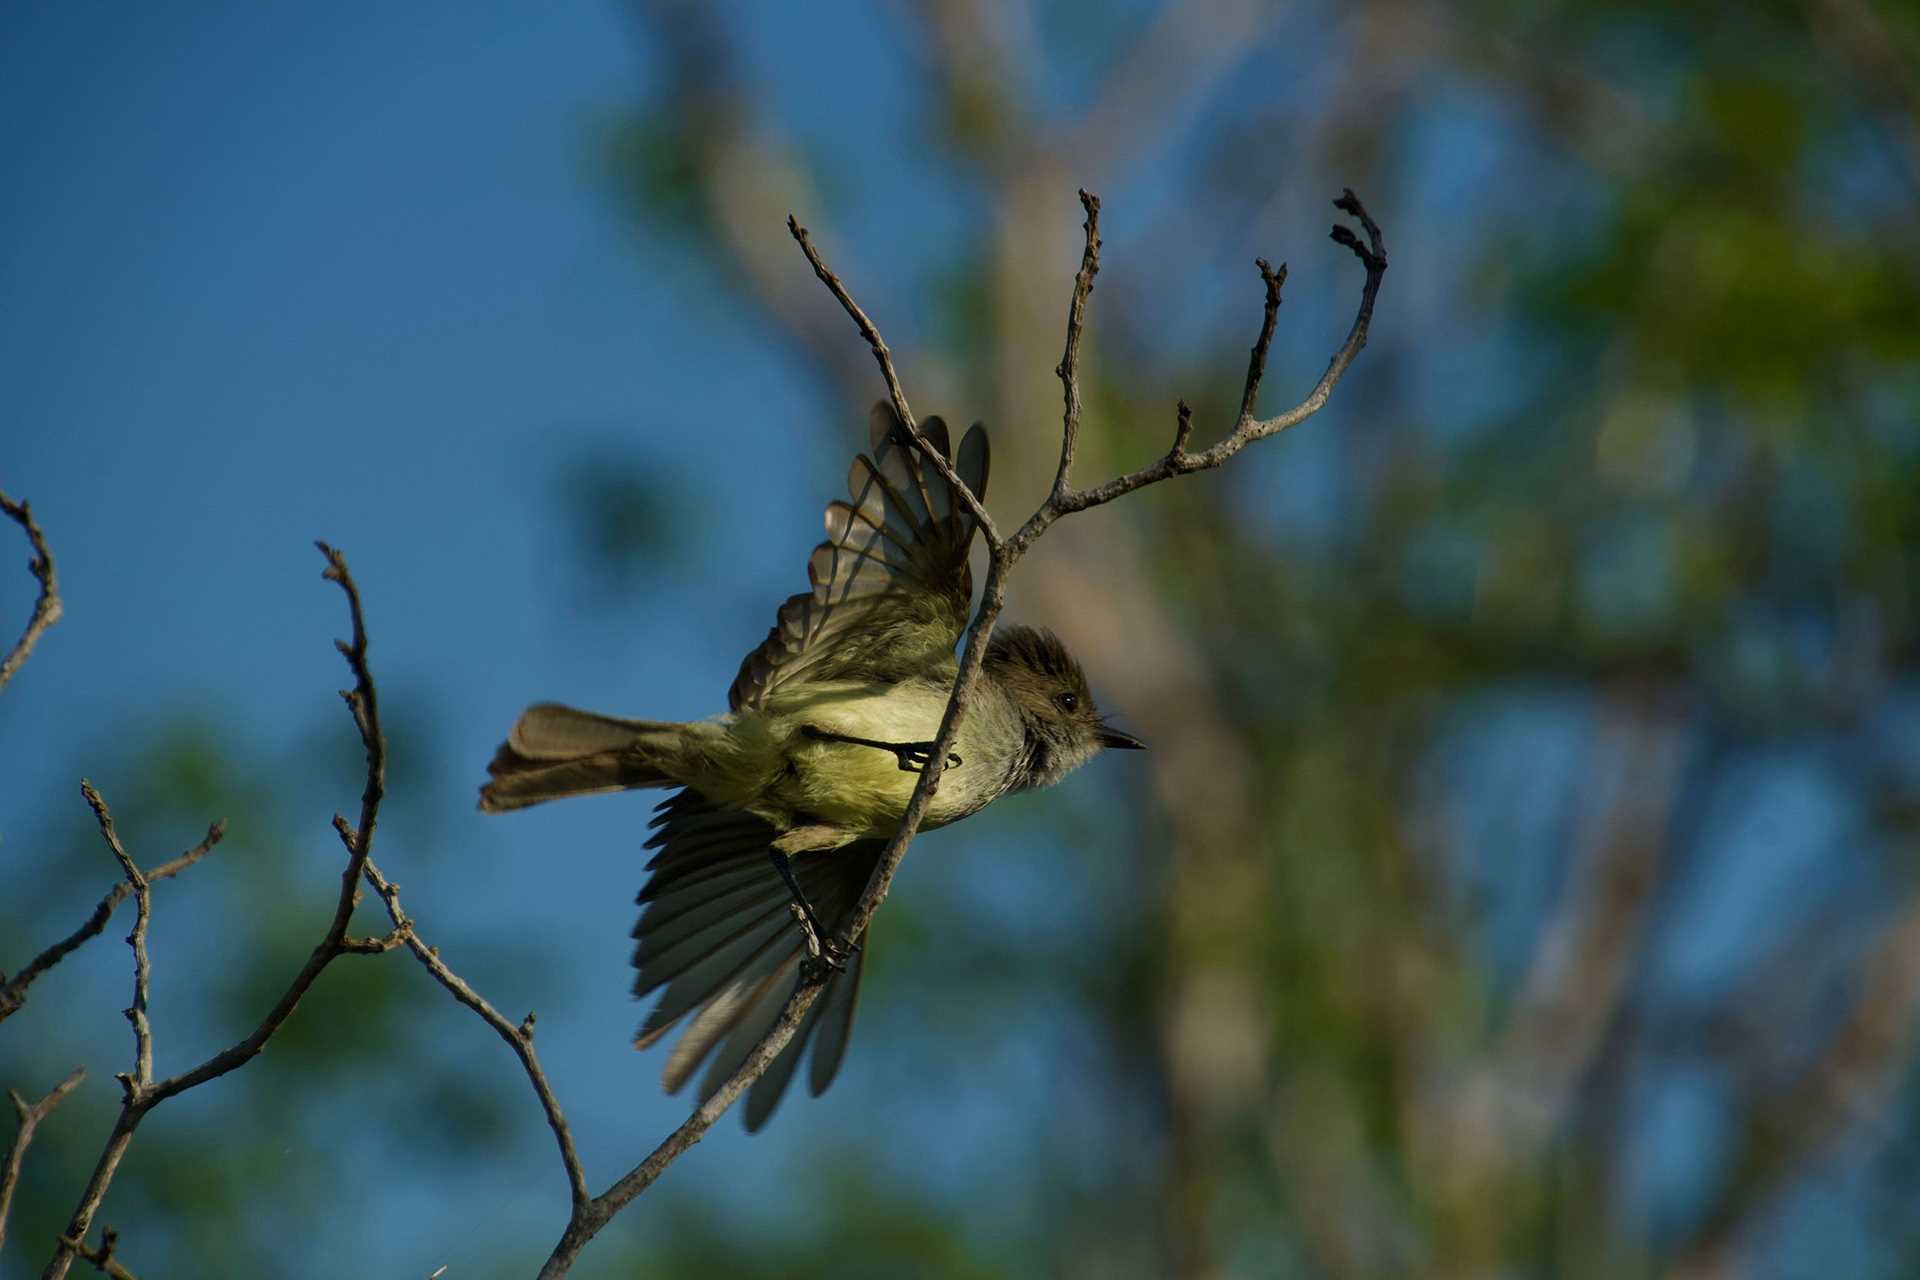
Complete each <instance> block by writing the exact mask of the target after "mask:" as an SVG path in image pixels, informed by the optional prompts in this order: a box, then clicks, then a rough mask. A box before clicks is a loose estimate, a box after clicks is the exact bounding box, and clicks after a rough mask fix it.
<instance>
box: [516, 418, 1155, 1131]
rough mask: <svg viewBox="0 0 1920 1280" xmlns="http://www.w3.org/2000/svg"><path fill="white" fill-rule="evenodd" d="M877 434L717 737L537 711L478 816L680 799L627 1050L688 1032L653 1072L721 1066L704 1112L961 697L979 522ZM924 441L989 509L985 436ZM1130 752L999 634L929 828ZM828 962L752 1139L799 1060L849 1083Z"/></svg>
mask: <svg viewBox="0 0 1920 1280" xmlns="http://www.w3.org/2000/svg"><path fill="white" fill-rule="evenodd" d="M869 428H870V440H871V452H870V454H861V455H860V456H858V457H856V458H855V459H854V460H853V468H852V470H851V471H850V472H849V473H848V475H847V488H848V491H849V495H850V497H851V499H852V501H850V502H832V503H829V504H828V505H827V516H826V525H827V540H826V541H825V542H823V543H821V544H820V545H819V546H817V547H815V548H814V550H813V555H812V556H811V557H809V558H808V560H807V577H808V580H809V581H810V582H811V583H812V590H811V591H806V592H802V593H801V594H799V595H796V596H793V597H791V598H790V599H788V600H787V602H786V603H785V604H783V605H781V606H780V614H779V619H778V621H777V622H776V623H775V624H774V626H773V629H772V630H771V631H769V632H768V633H767V638H766V640H765V641H764V642H763V643H762V644H761V645H760V647H759V648H758V649H755V650H754V651H753V652H752V653H750V654H748V655H747V658H746V661H744V662H743V663H741V664H740V673H739V674H738V675H737V676H736V677H735V678H734V681H733V688H732V689H731V690H730V691H729V692H728V694H727V705H728V707H729V710H728V712H727V713H726V714H725V715H720V716H715V717H714V718H712V719H710V720H701V721H697V722H695V723H692V724H672V723H666V722H662V721H655V720H625V719H619V718H616V717H613V716H603V715H595V714H593V713H592V712H588V711H577V710H574V709H573V708H571V707H564V706H559V705H557V704H554V703H541V704H539V705H537V706H532V707H529V708H527V710H526V712H525V713H524V714H522V715H521V717H520V719H519V721H518V722H517V723H515V725H514V726H513V730H512V732H511V733H510V734H508V736H507V740H506V741H505V742H504V743H502V744H501V746H500V749H499V750H498V751H497V752H496V753H495V754H494V757H493V762H492V763H491V764H490V765H488V766H487V772H488V773H489V774H491V775H492V777H491V780H490V781H489V782H488V783H487V784H486V785H485V786H483V787H481V788H480V808H481V809H482V810H483V811H485V812H488V813H499V812H502V811H504V810H507V809H519V808H523V807H525V806H527V805H532V804H539V803H540V802H542V801H545V800H553V799H557V798H559V797H561V796H577V795H594V794H598V793H602V792H610V791H624V790H628V789H630V788H635V787H679V788H680V790H679V791H677V792H675V793H674V794H673V795H671V796H669V797H668V798H667V799H666V800H665V801H664V802H662V803H661V804H660V805H659V806H658V809H657V810H656V816H655V817H654V819H653V824H652V825H653V826H654V827H656V828H658V830H656V831H655V832H654V834H653V837H652V838H651V839H650V840H648V841H647V846H646V847H647V848H649V849H657V850H659V852H658V853H657V854H656V855H655V856H654V858H653V860H652V861H651V862H649V863H648V864H647V869H648V870H649V871H651V872H652V873H653V874H652V876H651V877H650V878H649V879H648V880H647V883H646V885H645V887H643V888H642V889H641V890H640V897H639V901H640V906H641V912H640V922H639V923H638V924H637V925H635V926H634V930H633V936H634V938H635V939H636V940H637V946H636V947H635V949H634V953H633V964H634V968H635V969H637V970H639V976H638V978H637V979H636V980H635V982H634V988H633V990H634V994H635V996H642V997H643V996H647V995H649V994H651V993H653V992H655V991H660V990H661V989H662V988H665V990H664V991H662V992H661V995H660V1000H659V1003H658V1004H656V1005H655V1006H654V1008H653V1010H652V1012H651V1013H650V1014H649V1015H648V1016H647V1019H646V1021H645V1022H644V1023H643V1024H642V1025H641V1027H640V1031H639V1033H638V1035H637V1036H636V1037H635V1039H634V1045H635V1047H636V1048H641V1049H645V1048H648V1047H650V1046H652V1045H653V1044H655V1043H657V1042H658V1041H659V1040H660V1039H661V1038H662V1037H664V1036H665V1035H666V1034H667V1032H668V1031H670V1030H672V1029H673V1027H674V1026H675V1025H677V1024H678V1023H680V1022H681V1020H682V1019H688V1018H689V1015H691V1018H690V1020H688V1022H687V1026H686V1030H685V1032H684V1033H682V1035H681V1036H680V1039H679V1040H678V1042H677V1043H676V1044H675V1045H674V1048H673V1052H672V1053H671V1054H670V1055H669V1056H668V1058H667V1065H666V1070H665V1073H664V1080H665V1083H666V1087H667V1091H668V1092H669V1093H672V1092H677V1091H678V1090H679V1089H680V1088H681V1086H683V1085H684V1084H685V1083H686V1082H687V1081H688V1080H689V1079H691V1078H692V1077H693V1074H694V1073H695V1072H696V1071H698V1070H699V1069H700V1065H701V1064H702V1063H703V1062H707V1061H708V1059H709V1057H711V1062H710V1063H709V1065H708V1066H707V1070H706V1074H705V1077H704V1079H703V1081H702V1085H701V1096H702V1098H703V1099H704V1098H706V1097H709V1096H711V1095H712V1093H713V1092H714V1091H715V1090H716V1089H718V1088H719V1086H720V1085H721V1084H722V1083H723V1082H724V1081H725V1080H726V1079H727V1077H728V1076H730V1075H731V1074H732V1073H733V1072H734V1070H735V1069H736V1068H737V1067H738V1066H739V1065H740V1063H741V1062H742V1061H743V1060H745V1058H746V1056H747V1054H748V1053H749V1052H750V1051H751V1050H752V1049H753V1046H754V1045H755V1044H756V1043H758V1042H759V1040H760V1037H761V1036H763V1035H764V1034H765V1033H766V1031H767V1029H768V1028H769V1027H770V1026H772V1025H773V1022H774V1019H775V1018H777V1017H778V1016H779V1013H780V1010H781V1008H782V1006H783V1005H784V1004H785V1002H786V998H787V995H788V993H789V992H790V991H791V990H792V988H793V983H794V979H795V977H796V975H797V974H798V972H799V968H800V964H801V962H802V960H803V958H804V956H805V954H806V950H805V946H804V943H805V937H804V934H803V933H802V932H801V930H800V928H799V927H798V926H797V924H796V922H795V921H794V919H793V916H792V912H791V910H790V908H789V905H788V904H789V902H793V903H797V904H798V905H799V908H800V910H801V912H802V913H803V914H804V916H805V919H806V921H807V923H808V924H809V926H810V927H811V928H812V929H813V931H814V933H815V935H816V936H817V937H818V938H819V939H820V940H821V941H822V942H823V943H825V942H827V941H828V940H829V939H831V938H832V937H833V930H834V929H835V928H836V927H837V926H838V925H839V924H840V922H841V921H842V920H844V919H845V917H846V915H847V913H848V912H849V911H851V909H852V908H853V906H854V904H855V902H856V901H857V900H858V898H859V897H860V893H861V891H862V890H863V889H864V888H865V887H866V883H867V879H868V877H869V876H870V875H871V874H872V872H873V868H874V866H875V864H876V863H877V862H878V860H879V856H880V852H881V850H882V849H883V848H884V847H885V845H886V842H887V840H888V839H889V838H891V837H892V835H893V834H894V832H895V830H896V829H897V828H898V827H899V825H900V818H901V815H902V814H903V813H905V811H906V807H907V800H908V798H909V797H910V796H911V795H912V793H913V788H914V785H915V783H916V782H917V781H918V778H917V775H918V773H919V772H920V770H921V769H922V768H923V767H924V766H925V764H926V762H927V759H928V756H929V753H930V752H931V750H932V747H933V739H934V737H935V735H936V734H937V733H938V732H939V728H940V720H941V717H942V716H943V715H944V714H945V711H946V706H947V698H948V695H949V693H950V692H951V690H952V688H953V682H954V679H955V677H956V676H957V675H958V671H959V668H958V663H957V661H956V659H955V656H954V648H955V646H956V644H958V642H959V640H960V636H961V633H962V631H963V630H965V628H966V624H967V618H968V614H969V609H970V606H971V603H972V597H973V577H972V573H971V572H970V570H969V569H968V567H967V552H968V548H969V547H970V546H971V545H972V543H973V534H974V528H975V523H976V522H975V520H974V519H973V516H972V515H971V514H970V513H969V512H968V511H967V509H966V507H965V505H964V504H963V503H962V502H961V501H960V500H959V499H958V498H957V497H956V495H955V493H954V490H953V486H951V485H950V484H948V483H947V481H946V480H945V479H943V478H942V477H941V476H940V474H939V473H938V472H937V471H936V470H935V469H934V468H933V467H932V466H930V465H927V464H926V463H925V462H924V461H923V460H922V459H921V458H920V457H919V456H918V455H917V454H916V453H915V451H914V447H913V445H912V442H911V441H910V440H909V439H908V438H907V436H906V433H905V432H904V430H903V429H902V428H901V427H900V425H899V420H898V419H897V418H896V417H895V416H894V413H893V409H892V407H891V406H890V405H888V404H886V403H884V402H883V403H881V404H879V405H876V406H875V407H874V410H873V412H872V414H871V416H870V422H869ZM921 434H922V435H923V436H924V437H925V438H926V440H927V442H928V444H929V445H930V446H931V447H932V448H935V449H938V450H939V451H940V453H941V455H942V456H943V457H949V458H950V459H951V460H952V462H953V467H954V470H955V472H956V474H958V475H959V477H960V478H961V479H962V480H963V481H964V482H965V483H966V485H967V487H968V488H970V489H971V490H972V491H973V493H974V494H975V496H977V497H981V498H984V497H985V495H986V488H987V433H986V430H985V428H983V427H981V426H980V425H978V424H975V425H974V427H973V428H972V429H971V430H969V431H968V432H967V434H966V437H965V438H964V439H963V440H961V442H960V451H959V454H958V455H957V457H955V456H953V455H952V454H951V452H950V446H949V442H948V436H947V428H946V424H945V423H943V422H942V421H941V420H940V419H939V418H929V419H927V420H926V422H925V423H923V424H922V426H921ZM1140 745H1141V743H1140V742H1139V741H1138V740H1136V739H1135V738H1133V737H1131V736H1129V735H1127V734H1125V733H1122V732H1120V731H1119V730H1117V729H1114V728H1113V727H1111V726H1110V725H1108V724H1107V723H1106V722H1105V721H1103V720H1102V719H1101V718H1100V712H1099V710H1098V709H1097V708H1096V707H1095V706H1094V703H1093V698H1092V697H1091V696H1090V695H1089V693H1088V692H1087V680H1086V676H1085V675H1084V674H1083V673H1082V672H1081V670H1080V664H1079V663H1077V662H1075V661H1074V660H1073V657H1072V656H1071V655H1070V654H1068V653H1067V651H1066V649H1065V647H1064V646H1062V645H1061V643H1060V641H1059V639H1058V638H1057V637H1056V636H1054V635H1053V634H1052V633H1051V632H1047V631H1037V630H1034V629H1032V628H1030V627H1019V626H1013V627H1003V628H1001V629H1000V630H998V631H997V632H996V633H995V634H994V637H993V640H992V643H991V644H990V645H989V647H988V650H987V658H986V663H985V666H984V669H983V671H982V678H981V680H980V682H979V684H978V685H977V686H976V691H975V695H974V697H973V699H972V702H971V704H970V705H969V707H968V709H967V714H966V716H965V718H964V719H963V720H962V721H961V722H960V727H959V733H958V736H957V737H956V738H955V739H954V745H953V750H952V753H951V754H950V755H949V757H948V759H947V768H946V771H945V772H944V773H943V774H942V775H941V777H940V789H939V791H938V792H937V793H936V794H935V796H934V798H933V803H932V806H931V808H929V809H928V811H927V816H926V821H925V823H924V824H923V825H924V826H927V827H938V826H944V825H946V824H947V823H950V822H958V821H959V820H960V819H961V818H964V817H966V816H967V815H968V814H971V813H977V812H979V811H980V810H981V809H983V808H985V807H986V806H987V805H989V804H991V803H992V802H993V801H995V800H997V799H999V798H1000V797H1001V796H1003V795H1006V794H1008V793H1009V792H1013V791H1025V790H1027V789H1029V788H1031V787H1044V786H1049V785H1051V784H1053V783H1055V782H1058V781H1060V779H1062V778H1064V777H1065V776H1066V775H1067V774H1069V773H1071V772H1072V771H1073V770H1075V769H1077V768H1079V767H1080V766H1081V765H1083V764H1085V763H1086V762H1087V761H1088V760H1090V759H1091V758H1092V757H1093V756H1094V755H1095V754H1096V753H1098V752H1099V751H1100V749H1101V748H1103V747H1139V746H1140ZM769 861H771V863H772V865H771V866H769V865H768V864H769ZM776 872H777V873H778V874H776ZM829 958H830V959H831V960H832V961H833V962H834V963H835V965H836V967H837V968H836V971H835V972H834V973H833V974H832V976H831V977H830V978H829V980H828V986H827V990H826V991H824V992H823V993H822V994H821V996H820V998H819V999H818V1000H816V1001H815V1002H814V1005H813V1008H812V1009H811V1010H809V1012H808V1014H807V1020H806V1022H805V1023H803V1024H802V1025H801V1027H800V1029H799V1031H798V1032H797V1033H796V1034H795V1035H794V1037H793V1039H792V1040H791V1041H789V1042H788V1044H787V1047H786V1049H785V1050H784V1051H783V1052H782V1053H781V1055H780V1057H779V1058H777V1059H776V1060H775V1061H774V1063H773V1065H772V1066H771V1067H769V1068H768V1070H767V1072H766V1074H765V1075H763V1076H761V1077H760V1079H759V1081H758V1082H756V1083H755V1084H754V1086H753V1089H752V1091H751V1092H750V1093H749V1094H748V1097H747V1110H746V1122H747V1128H748V1129H749V1130H752V1129H758V1128H759V1127H760V1126H761V1125H762V1124H764V1123H765V1122H766V1119H767V1117H768V1115H770V1114H771V1113H772V1111H773V1108H774V1106H775V1104H776V1103H778V1102H779V1100H780V1095H781V1094H782V1093H783V1092H784V1091H785V1090H786V1087H787V1083H788V1081H790V1080H791V1079H792V1078H793V1074H794V1071H795V1070H796V1069H797V1068H798V1066H799V1063H800V1058H801V1055H802V1054H803V1053H804V1052H805V1051H806V1047H807V1045H808V1044H809V1043H811V1044H812V1045H813V1046H814V1047H813V1059H812V1062H811V1064H810V1070H809V1076H808V1081H809V1084H810V1086H811V1088H812V1092H813V1093H814V1094H815V1096H818V1095H819V1094H820V1093H821V1092H823V1091H824V1090H825V1089H826V1087H827V1086H828V1085H829V1084H831V1083H832V1081H833V1077H834V1075H835V1073H836V1072H838V1071H839V1069H840V1063H841V1060H842V1059H843V1058H844V1057H845V1056H846V1051H847V1037H848V1033H849V1032H850V1031H851V1029H852V1026H853V1009H854V1001H855V997H856V996H857V994H858V992H859V989H860V969H861V959H862V953H861V952H859V951H858V950H856V951H855V952H854V954H853V955H852V956H851V957H845V956H839V955H833V956H830V957H829ZM716 1046H718V1047H719V1052H718V1053H715V1052H714V1050H715V1048H716Z"/></svg>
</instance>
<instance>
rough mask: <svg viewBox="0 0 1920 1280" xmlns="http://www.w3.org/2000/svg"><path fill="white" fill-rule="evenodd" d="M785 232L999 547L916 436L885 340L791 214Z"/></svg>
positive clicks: (903, 418)
mask: <svg viewBox="0 0 1920 1280" xmlns="http://www.w3.org/2000/svg"><path fill="white" fill-rule="evenodd" d="M1083 194H1084V193H1083ZM1094 204H1095V206H1096V207H1097V206H1098V204H1099V201H1097V200H1096V201H1094ZM787 230H788V231H789V232H791V233H792V234H793V238H794V239H795V240H797V241H798V242H799V244H800V251H801V252H802V253H804V254H806V255H807V261H808V262H809V263H810V264H812V266H813V274H815V275H816V276H819V277H820V282H821V283H822V284H824V285H826V286H827V288H828V290H829V291H831V292H832V294H833V296H834V297H835V298H837V299H839V301H840V305H841V306H842V307H845V308H846V311H847V314H848V315H850V316H852V317H853V323H854V325H855V327H857V328H858V329H859V330H860V336H861V337H863V338H865V339H866V340H867V345H868V346H869V347H871V348H873V358H874V359H875V360H876V361H878V362H879V365H880V376H881V377H882V378H883V379H884V380H885V381H886V384H887V398H888V399H889V400H891V401H892V402H893V412H894V414H895V416H897V417H898V418H899V419H900V425H901V426H902V427H904V428H905V429H906V433H907V436H908V438H909V439H911V440H912V441H913V443H914V447H915V448H917V449H919V450H920V452H921V454H922V455H923V456H924V457H925V458H926V459H927V461H928V462H930V463H932V464H933V469H934V470H935V471H938V472H939V473H940V476H941V478H942V479H944V480H945V481H946V482H947V483H948V484H950V485H952V486H953V489H954V492H955V493H958V494H959V495H960V501H961V502H962V503H963V504H964V505H965V506H966V508H967V510H968V511H969V512H970V513H971V514H972V515H973V518H974V520H975V521H977V522H978V523H979V525H980V536H981V537H983V538H985V539H986V541H987V545H988V546H989V547H997V546H999V545H1000V530H999V528H998V526H996V525H995V524H994V523H993V517H992V516H990V515H988V514H987V509H986V507H985V506H984V505H983V504H982V503H981V501H980V498H979V495H977V494H975V493H974V491H973V490H972V489H970V488H968V487H967V482H966V481H964V480H962V479H961V478H960V476H959V473H958V472H956V471H955V470H954V469H953V463H951V462H950V461H948V460H947V457H946V455H945V454H943V453H941V452H940V451H939V450H938V449H935V448H934V447H932V446H931V445H929V444H928V443H927V438H926V437H925V436H923V435H921V434H920V424H919V422H918V421H916V420H915V418H914V416H913V410H912V409H910V408H908V407H907V393H906V392H905V391H903V390H901V387H900V375H899V374H898V373H897V372H895V371H894V367H893V351H892V349H891V348H890V347H888V346H887V344H886V340H885V339H883V338H882V337H881V336H880V330H879V329H877V328H875V327H874V323H873V321H872V320H869V319H868V318H867V313H866V312H865V311H862V310H861V309H860V304H859V303H857V302H855V301H854V300H853V295H852V294H850V293H848V292H847V287H846V286H845V285H844V284H842V283H840V277H839V276H837V275H835V274H834V273H833V270H832V269H831V268H830V267H828V266H827V264H826V262H825V261H823V260H822V259H821V257H820V251H819V250H818V249H815V248H814V247H813V237H811V236H810V235H808V234H807V229H806V228H805V227H803V226H801V225H800V222H799V220H798V219H797V218H795V217H794V216H793V215H792V214H788V215H787Z"/></svg>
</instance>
